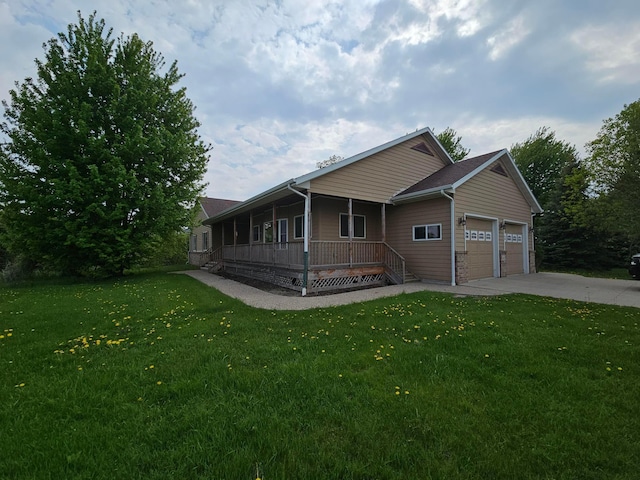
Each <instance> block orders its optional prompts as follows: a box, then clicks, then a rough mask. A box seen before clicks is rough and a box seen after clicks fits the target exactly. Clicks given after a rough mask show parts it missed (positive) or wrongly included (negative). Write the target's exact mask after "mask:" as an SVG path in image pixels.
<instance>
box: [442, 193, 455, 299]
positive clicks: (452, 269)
mask: <svg viewBox="0 0 640 480" xmlns="http://www.w3.org/2000/svg"><path fill="white" fill-rule="evenodd" d="M440 195H442V196H443V197H445V198H448V199H449V200H450V201H451V221H450V223H451V286H452V287H455V286H456V225H455V213H456V212H455V206H456V202H455V200H454V199H453V197H452V196H450V195H447V193H446V192H445V191H444V190H440Z"/></svg>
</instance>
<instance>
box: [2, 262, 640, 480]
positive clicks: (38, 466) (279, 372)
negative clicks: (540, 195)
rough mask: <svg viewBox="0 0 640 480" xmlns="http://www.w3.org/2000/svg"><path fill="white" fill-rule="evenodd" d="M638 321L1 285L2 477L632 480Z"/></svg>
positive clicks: (638, 395)
mask: <svg viewBox="0 0 640 480" xmlns="http://www.w3.org/2000/svg"><path fill="white" fill-rule="evenodd" d="M639 322H640V310H639V309H633V308H619V307H613V306H603V305H596V304H586V303H579V302H572V301H561V300H556V299H548V298H538V297H532V296H524V295H511V296H503V297H494V298H454V297H452V296H450V295H445V294H436V293H430V292H423V293H417V294H411V295H401V296H398V297H393V298H387V299H380V300H376V301H372V302H368V303H363V304H357V305H351V306H343V307H336V308H323V309H316V310H309V311H301V312H278V311H268V310H260V309H254V308H251V307H247V306H245V305H243V304H242V303H240V302H238V301H236V300H233V299H230V298H228V297H226V296H224V295H222V294H220V293H219V292H217V291H215V290H213V289H210V288H208V287H205V286H204V285H201V284H200V283H198V282H197V281H195V280H193V279H191V278H189V277H186V276H182V275H173V274H165V273H162V274H140V275H132V276H129V277H126V278H124V279H120V280H117V281H113V280H112V281H103V282H94V283H76V284H69V285H64V284H62V285H61V284H56V285H47V284H40V285H31V286H21V287H6V286H5V287H2V288H0V367H1V368H0V478H2V479H13V478H16V479H30V478H34V479H36V478H37V479H49V478H56V479H58V478H64V479H76V478H77V479H85V478H86V479H113V478H126V479H137V478H149V479H178V478H179V479H255V478H256V475H257V474H258V475H259V476H261V478H263V479H267V480H271V479H285V478H287V479H301V478H307V479H322V478H334V479H349V478H357V479H371V478H380V479H387V478H389V479H400V478H402V479H407V478H421V479H428V478H433V479H451V478H463V479H464V478H466V479H514V478H518V479H526V478H536V479H537V478H549V479H551V478H553V479H562V478H566V479H575V478H580V479H603V478H620V479H622V478H637V475H638V471H640V414H639V412H638V405H639V404H640V400H639V399H640V327H639V325H638V324H639Z"/></svg>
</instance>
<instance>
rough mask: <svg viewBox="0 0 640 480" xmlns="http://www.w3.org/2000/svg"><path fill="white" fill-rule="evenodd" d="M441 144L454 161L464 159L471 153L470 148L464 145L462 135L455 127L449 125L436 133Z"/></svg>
mask: <svg viewBox="0 0 640 480" xmlns="http://www.w3.org/2000/svg"><path fill="white" fill-rule="evenodd" d="M436 138H437V139H438V141H439V142H440V144H441V145H442V146H443V147H444V149H445V150H446V151H447V153H448V154H449V156H450V157H451V158H452V159H453V161H454V162H458V161H460V160H462V159H463V158H464V157H466V156H467V155H468V154H469V149H468V148H464V147H463V146H462V137H460V136H458V132H456V131H455V130H454V129H453V128H450V127H447V128H445V129H444V130H443V131H442V132H440V133H438V134H437V135H436Z"/></svg>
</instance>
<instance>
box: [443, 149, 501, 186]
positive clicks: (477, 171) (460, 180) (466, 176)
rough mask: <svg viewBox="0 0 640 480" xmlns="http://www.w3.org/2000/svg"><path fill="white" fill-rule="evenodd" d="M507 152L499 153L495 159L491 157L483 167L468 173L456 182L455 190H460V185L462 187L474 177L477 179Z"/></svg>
mask: <svg viewBox="0 0 640 480" xmlns="http://www.w3.org/2000/svg"><path fill="white" fill-rule="evenodd" d="M505 152H506V150H500V151H499V152H498V153H496V154H495V155H494V156H493V157H491V158H490V159H489V160H487V161H486V162H484V163H483V164H482V165H480V166H479V167H477V168H476V169H475V170H472V171H471V172H469V173H467V174H466V175H465V176H464V177H462V178H461V179H459V180H458V181H456V182H455V183H454V184H453V186H454V188H458V187H459V186H460V185H462V184H463V183H465V182H467V181H468V180H470V179H472V178H473V177H475V176H476V175H477V174H479V173H480V172H481V171H483V170H484V169H485V168H487V167H488V166H489V165H491V164H492V163H493V162H495V161H496V160H497V159H498V158H500V157H501V156H502V155H504V154H505Z"/></svg>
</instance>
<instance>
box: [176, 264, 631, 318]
mask: <svg viewBox="0 0 640 480" xmlns="http://www.w3.org/2000/svg"><path fill="white" fill-rule="evenodd" d="M179 273H184V274H187V275H189V276H191V277H193V278H195V279H197V280H199V281H201V282H203V283H205V284H206V285H209V286H211V287H213V288H215V289H217V290H219V291H221V292H222V293H224V294H225V295H229V296H230V297H234V298H237V299H239V300H241V301H242V302H244V303H246V304H247V305H251V306H254V307H257V308H264V309H268V310H306V309H309V308H317V307H330V306H336V305H345V304H349V303H357V302H363V301H367V300H373V299H376V298H382V297H390V296H394V295H399V294H401V293H413V292H418V291H424V290H430V291H437V292H447V293H453V294H455V295H473V296H485V295H503V294H509V293H527V294H531V295H541V296H547V297H555V298H564V299H569V300H578V301H583V302H595V303H606V304H610V305H623V306H629V307H637V308H640V281H638V280H609V279H603V278H588V277H582V276H579V275H570V274H566V273H534V274H531V275H513V276H510V277H506V278H487V279H483V280H474V281H471V282H469V283H466V284H464V285H456V286H451V285H443V284H435V283H425V282H413V283H407V284H405V285H390V286H388V287H380V288H369V289H366V290H358V291H354V292H345V293H336V294H334V295H323V296H307V297H300V296H288V295H277V294H274V293H271V292H266V291H263V290H259V289H257V288H254V287H251V286H249V285H245V284H242V283H239V282H236V281H234V280H230V279H228V278H224V277H220V276H218V275H214V274H211V273H207V272H206V271H204V270H187V271H185V272H179Z"/></svg>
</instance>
